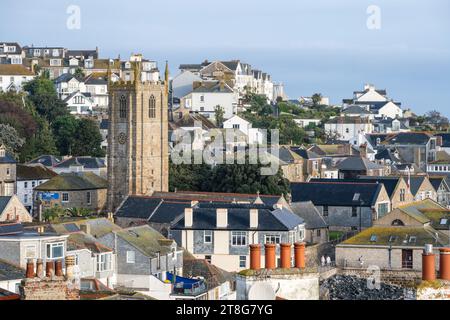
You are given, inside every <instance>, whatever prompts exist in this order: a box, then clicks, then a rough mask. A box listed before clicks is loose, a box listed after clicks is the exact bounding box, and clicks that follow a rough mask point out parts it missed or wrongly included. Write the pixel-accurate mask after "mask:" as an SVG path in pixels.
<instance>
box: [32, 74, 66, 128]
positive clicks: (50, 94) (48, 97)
mask: <svg viewBox="0 0 450 320" xmlns="http://www.w3.org/2000/svg"><path fill="white" fill-rule="evenodd" d="M24 90H25V91H27V92H28V94H29V99H30V100H31V102H33V104H34V106H35V107H36V111H37V112H38V114H39V115H41V116H43V117H44V118H45V119H47V121H48V122H49V123H53V122H54V121H55V120H56V118H58V117H60V116H64V115H68V114H69V111H68V109H67V104H66V103H65V102H63V101H62V100H60V99H59V98H58V95H57V92H56V89H55V86H54V84H53V82H52V81H51V80H50V79H47V78H45V77H43V76H41V77H38V78H36V79H33V80H31V81H28V82H27V83H26V84H25V85H24Z"/></svg>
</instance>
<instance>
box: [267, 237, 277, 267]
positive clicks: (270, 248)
mask: <svg viewBox="0 0 450 320" xmlns="http://www.w3.org/2000/svg"><path fill="white" fill-rule="evenodd" d="M275 248H276V245H275V244H273V243H266V244H265V245H264V251H265V252H264V257H265V266H264V267H265V268H266V269H275V268H276V261H275Z"/></svg>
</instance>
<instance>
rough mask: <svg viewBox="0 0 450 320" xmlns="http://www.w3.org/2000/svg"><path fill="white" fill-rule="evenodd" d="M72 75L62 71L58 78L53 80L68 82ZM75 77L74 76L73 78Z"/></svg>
mask: <svg viewBox="0 0 450 320" xmlns="http://www.w3.org/2000/svg"><path fill="white" fill-rule="evenodd" d="M73 78H75V77H74V75H73V74H71V73H63V74H62V75H60V76H59V77H58V78H56V79H55V80H54V82H55V83H59V82H68V81H70V80H72V79H73ZM75 79H76V78H75ZM76 80H77V81H79V80H78V79H76Z"/></svg>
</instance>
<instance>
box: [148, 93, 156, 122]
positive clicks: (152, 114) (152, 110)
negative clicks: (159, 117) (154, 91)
mask: <svg viewBox="0 0 450 320" xmlns="http://www.w3.org/2000/svg"><path fill="white" fill-rule="evenodd" d="M148 117H149V118H156V100H155V97H154V96H153V95H151V96H150V99H149V100H148Z"/></svg>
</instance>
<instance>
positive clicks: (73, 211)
mask: <svg viewBox="0 0 450 320" xmlns="http://www.w3.org/2000/svg"><path fill="white" fill-rule="evenodd" d="M67 213H68V214H69V215H70V216H71V217H87V216H89V215H91V210H89V209H86V208H70V209H67Z"/></svg>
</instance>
